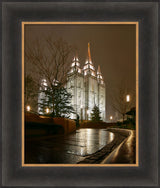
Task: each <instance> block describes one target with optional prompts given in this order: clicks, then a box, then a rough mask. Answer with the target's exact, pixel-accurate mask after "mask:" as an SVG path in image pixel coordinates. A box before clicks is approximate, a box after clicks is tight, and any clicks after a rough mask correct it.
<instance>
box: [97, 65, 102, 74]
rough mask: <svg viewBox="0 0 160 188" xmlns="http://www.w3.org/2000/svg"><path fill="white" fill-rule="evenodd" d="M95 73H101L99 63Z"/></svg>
mask: <svg viewBox="0 0 160 188" xmlns="http://www.w3.org/2000/svg"><path fill="white" fill-rule="evenodd" d="M97 74H101V69H100V66H99V65H98V70H97Z"/></svg>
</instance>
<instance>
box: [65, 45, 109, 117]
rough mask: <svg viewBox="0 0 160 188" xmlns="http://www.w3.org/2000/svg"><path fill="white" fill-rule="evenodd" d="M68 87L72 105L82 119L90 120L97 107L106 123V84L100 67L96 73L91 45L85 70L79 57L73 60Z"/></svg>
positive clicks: (73, 115) (72, 115)
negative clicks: (94, 108)
mask: <svg viewBox="0 0 160 188" xmlns="http://www.w3.org/2000/svg"><path fill="white" fill-rule="evenodd" d="M66 87H67V90H68V92H69V93H71V94H72V101H71V105H72V106H73V108H74V109H75V111H76V114H78V115H79V117H80V119H82V120H90V119H91V112H92V110H93V107H94V106H95V105H96V106H98V107H99V110H100V112H101V114H100V115H101V117H102V120H103V121H105V114H106V108H105V104H106V101H105V100H106V97H105V83H104V80H103V77H102V73H101V70H100V66H98V70H97V71H96V70H95V67H94V65H93V63H92V59H91V52H90V44H89V43H88V57H87V59H86V62H85V64H84V66H83V68H81V65H80V62H79V59H78V57H77V56H76V57H74V58H73V61H72V64H71V69H70V72H69V73H68V82H67V86H66ZM71 118H75V114H71Z"/></svg>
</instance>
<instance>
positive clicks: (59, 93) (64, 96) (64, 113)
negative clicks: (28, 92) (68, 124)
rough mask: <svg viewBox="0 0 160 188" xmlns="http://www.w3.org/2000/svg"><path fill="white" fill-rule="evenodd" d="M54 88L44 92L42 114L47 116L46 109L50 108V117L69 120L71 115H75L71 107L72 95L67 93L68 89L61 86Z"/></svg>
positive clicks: (41, 103) (41, 105)
mask: <svg viewBox="0 0 160 188" xmlns="http://www.w3.org/2000/svg"><path fill="white" fill-rule="evenodd" d="M52 88H53V89H50V88H49V87H47V89H45V90H44V91H43V92H44V94H45V97H44V98H43V99H42V100H41V102H40V103H39V106H40V108H41V110H42V113H44V114H45V113H46V112H45V110H46V108H49V109H50V112H51V113H50V116H52V117H66V118H69V115H70V113H74V109H73V107H72V106H71V99H72V95H71V94H70V93H68V92H67V89H66V88H64V87H63V86H60V84H57V85H56V86H54V87H52ZM53 99H54V101H53Z"/></svg>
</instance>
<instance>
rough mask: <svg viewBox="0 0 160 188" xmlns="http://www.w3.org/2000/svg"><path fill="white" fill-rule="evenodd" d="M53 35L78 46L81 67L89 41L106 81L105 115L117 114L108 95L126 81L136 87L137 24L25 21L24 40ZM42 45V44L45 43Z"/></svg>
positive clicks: (131, 86) (94, 59)
mask: <svg viewBox="0 0 160 188" xmlns="http://www.w3.org/2000/svg"><path fill="white" fill-rule="evenodd" d="M49 35H52V37H53V38H55V40H56V39H58V38H60V37H61V38H63V39H64V40H65V41H67V42H68V43H69V44H72V45H74V46H76V47H77V53H78V57H79V60H80V64H81V67H83V66H84V63H85V60H86V58H87V47H88V42H90V48H91V58H92V62H93V64H94V66H95V68H96V70H97V67H98V65H100V67H101V72H102V75H103V78H104V81H105V84H106V94H107V95H106V97H107V100H106V117H107V119H108V117H109V116H110V115H113V116H115V112H114V110H113V109H112V105H111V102H110V99H109V96H110V95H112V92H113V91H114V88H117V87H118V86H119V85H120V84H121V83H122V82H125V84H126V86H127V88H128V92H129V91H130V90H135V87H136V85H135V84H136V82H135V81H136V26H135V25H131V24H129V25H128V24H127V25H126V24H120V25H119V24H118V25H109V24H103V25H96V24H95V25H75V24H69V25H68V24H67V25H55V24H53V25H26V26H25V41H29V43H32V42H33V41H34V40H35V39H40V40H41V39H42V38H44V37H47V36H49ZM42 45H43V44H42Z"/></svg>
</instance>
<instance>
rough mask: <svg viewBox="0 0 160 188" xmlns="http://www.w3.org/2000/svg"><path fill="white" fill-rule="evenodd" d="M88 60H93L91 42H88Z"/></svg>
mask: <svg viewBox="0 0 160 188" xmlns="http://www.w3.org/2000/svg"><path fill="white" fill-rule="evenodd" d="M88 60H89V61H90V62H91V51H90V44H89V43H88Z"/></svg>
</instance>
